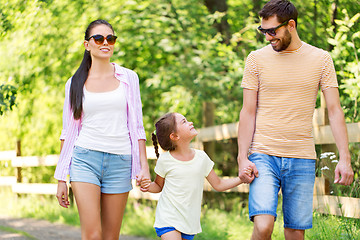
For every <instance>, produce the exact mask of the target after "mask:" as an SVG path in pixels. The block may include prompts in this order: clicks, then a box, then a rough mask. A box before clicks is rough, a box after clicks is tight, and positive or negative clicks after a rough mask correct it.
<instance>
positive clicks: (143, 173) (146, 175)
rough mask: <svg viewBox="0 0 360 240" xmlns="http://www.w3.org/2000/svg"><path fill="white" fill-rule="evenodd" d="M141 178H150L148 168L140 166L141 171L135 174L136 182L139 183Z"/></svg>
mask: <svg viewBox="0 0 360 240" xmlns="http://www.w3.org/2000/svg"><path fill="white" fill-rule="evenodd" d="M143 179H151V178H150V171H149V168H148V167H147V168H141V171H140V173H139V174H138V175H136V184H137V185H140V184H141V182H142V180H143Z"/></svg>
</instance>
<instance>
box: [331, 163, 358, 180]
mask: <svg viewBox="0 0 360 240" xmlns="http://www.w3.org/2000/svg"><path fill="white" fill-rule="evenodd" d="M353 180H354V171H353V170H352V168H351V163H350V161H343V160H341V159H340V161H339V163H338V164H337V166H336V168H335V181H334V183H338V184H341V185H345V186H348V185H350V184H351V183H352V182H353Z"/></svg>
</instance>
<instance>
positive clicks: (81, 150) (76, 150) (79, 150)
mask: <svg viewBox="0 0 360 240" xmlns="http://www.w3.org/2000/svg"><path fill="white" fill-rule="evenodd" d="M89 151H90V150H89V149H87V148H82V147H78V146H75V147H74V153H77V154H84V153H88V152H89Z"/></svg>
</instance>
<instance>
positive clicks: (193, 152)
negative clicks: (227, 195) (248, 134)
mask: <svg viewBox="0 0 360 240" xmlns="http://www.w3.org/2000/svg"><path fill="white" fill-rule="evenodd" d="M155 127H156V135H155V134H154V133H153V136H152V140H153V143H154V146H155V152H156V155H157V157H158V160H157V163H156V167H155V173H156V174H157V175H156V178H155V181H154V182H151V181H150V180H149V179H144V178H143V180H142V181H141V190H142V191H144V192H146V191H149V192H152V193H158V192H161V191H162V194H161V197H160V199H159V202H158V205H157V208H156V217H155V224H154V227H155V230H156V233H157V235H158V236H159V237H161V239H162V240H169V239H171V240H181V239H193V238H194V236H195V234H197V233H200V232H201V226H200V213H201V200H202V194H203V185H204V178H205V177H206V179H207V180H208V181H209V183H210V184H211V186H212V187H213V188H214V189H215V190H217V191H224V190H227V189H230V188H233V187H235V186H237V185H239V184H241V183H242V182H241V180H240V178H238V177H236V178H230V179H220V178H219V177H218V176H217V175H216V173H215V171H214V170H213V166H214V162H213V161H211V159H210V158H209V157H208V156H207V154H206V153H205V152H204V151H201V150H197V149H193V148H190V142H191V140H192V139H193V138H194V137H195V136H196V135H197V131H196V129H195V128H194V126H193V123H192V122H188V121H187V120H186V118H185V117H184V116H183V115H181V114H179V113H168V114H166V115H164V116H163V117H161V118H160V120H159V121H157V122H156V124H155ZM157 142H159V144H160V146H161V148H163V149H164V150H166V152H164V153H162V154H161V155H160V157H159V152H158V146H157ZM243 171H244V172H245V173H247V174H250V171H251V169H250V168H248V169H244V170H243Z"/></svg>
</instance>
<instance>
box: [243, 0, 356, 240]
mask: <svg viewBox="0 0 360 240" xmlns="http://www.w3.org/2000/svg"><path fill="white" fill-rule="evenodd" d="M259 15H260V17H261V18H262V19H261V26H260V27H259V28H258V29H259V30H260V32H261V33H263V34H264V35H265V37H266V40H267V41H269V42H270V44H269V45H267V46H265V47H263V48H261V49H259V50H257V51H254V52H251V53H250V54H249V56H248V58H247V60H246V64H245V70H244V76H243V81H242V87H243V88H244V89H243V90H244V92H243V108H242V110H241V112H240V121H239V132H238V144H239V154H238V163H239V169H243V168H246V167H248V166H251V167H252V168H253V174H252V176H251V177H248V176H246V175H244V174H240V175H239V177H240V178H241V179H242V180H243V181H245V182H248V183H251V184H250V193H249V216H250V219H251V220H252V221H253V222H254V230H253V234H252V238H251V239H261V240H264V239H271V234H272V231H273V227H274V221H275V220H276V216H277V215H276V208H277V203H278V192H279V189H280V188H281V192H282V196H283V214H284V228H285V230H284V234H285V238H286V239H304V235H305V229H309V228H311V227H312V200H313V189H314V181H315V161H316V160H315V159H316V152H315V146H314V140H313V137H312V118H313V112H314V108H315V102H316V97H317V93H318V88H319V86H320V88H321V90H322V91H323V93H324V96H325V101H326V104H327V108H328V113H329V120H330V126H331V129H332V132H333V135H334V138H335V141H336V145H337V148H338V150H339V157H340V158H339V163H338V165H337V167H336V170H335V182H336V183H339V184H342V185H350V184H351V183H352V181H353V175H354V173H353V170H352V168H351V159H350V153H349V150H348V137H347V130H346V125H345V120H344V115H343V111H342V109H341V106H340V101H339V93H338V85H337V80H336V73H335V70H334V65H333V61H332V59H331V57H330V55H329V53H328V52H326V51H324V50H322V49H319V48H316V47H313V46H311V45H309V44H307V43H305V42H302V41H301V40H300V38H299V36H298V33H297V29H296V25H297V15H298V13H297V10H296V8H295V7H294V5H293V4H292V3H291V2H289V1H287V0H271V1H269V2H268V3H267V4H265V6H264V7H263V9H262V10H261V11H260V12H259Z"/></svg>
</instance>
